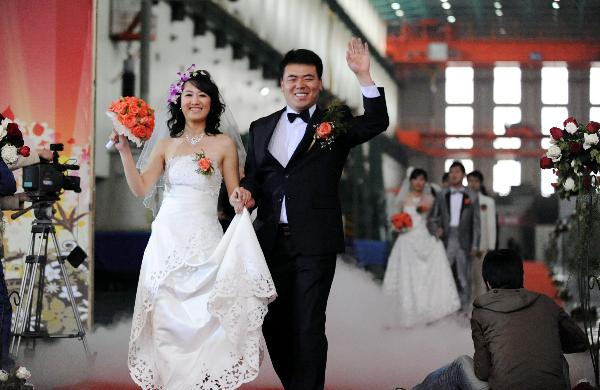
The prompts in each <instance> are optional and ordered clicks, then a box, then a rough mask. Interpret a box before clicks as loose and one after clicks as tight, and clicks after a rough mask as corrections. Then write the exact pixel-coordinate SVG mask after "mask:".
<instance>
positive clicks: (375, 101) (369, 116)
mask: <svg viewBox="0 0 600 390" xmlns="http://www.w3.org/2000/svg"><path fill="white" fill-rule="evenodd" d="M346 62H347V63H348V67H349V68H350V70H351V71H352V72H354V74H355V75H356V78H357V80H358V82H359V84H360V89H361V92H362V95H363V105H364V109H365V113H364V115H361V116H357V117H355V118H353V119H352V120H351V126H350V128H349V129H348V134H347V135H346V136H347V140H348V142H349V145H350V147H353V146H356V145H359V144H361V143H363V142H366V141H368V140H370V139H371V138H373V137H375V136H376V135H377V134H379V133H382V132H384V131H385V130H386V129H387V128H388V126H389V123H390V121H389V117H388V112H387V106H386V103H385V95H384V92H383V88H377V86H376V85H375V82H374V81H373V79H372V78H371V71H370V68H371V58H370V55H369V46H368V45H367V44H366V43H362V41H361V40H360V38H352V40H350V42H349V43H348V49H347V51H346Z"/></svg>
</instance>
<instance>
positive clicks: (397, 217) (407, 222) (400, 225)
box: [392, 212, 413, 233]
mask: <svg viewBox="0 0 600 390" xmlns="http://www.w3.org/2000/svg"><path fill="white" fill-rule="evenodd" d="M392 226H393V227H394V229H396V230H397V231H399V232H400V233H404V232H407V231H409V230H410V229H411V228H412V226H413V221H412V218H411V217H410V214H408V213H405V212H400V213H396V214H394V215H392Z"/></svg>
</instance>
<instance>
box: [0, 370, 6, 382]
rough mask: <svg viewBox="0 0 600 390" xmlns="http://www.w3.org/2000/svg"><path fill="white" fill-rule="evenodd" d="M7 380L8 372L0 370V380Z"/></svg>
mask: <svg viewBox="0 0 600 390" xmlns="http://www.w3.org/2000/svg"><path fill="white" fill-rule="evenodd" d="M7 380H8V372H6V371H4V370H0V382H6V381H7Z"/></svg>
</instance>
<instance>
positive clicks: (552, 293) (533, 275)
mask: <svg viewBox="0 0 600 390" xmlns="http://www.w3.org/2000/svg"><path fill="white" fill-rule="evenodd" d="M523 271H524V279H525V280H524V285H525V288H526V289H528V290H531V291H535V292H538V293H540V294H545V295H547V296H549V297H550V298H552V299H554V301H555V302H556V303H557V304H558V305H560V306H561V307H562V306H563V303H562V301H561V300H560V299H558V291H557V290H556V286H555V285H554V283H553V282H552V278H551V277H550V269H549V268H548V266H546V264H544V263H542V262H537V261H525V262H524V263H523Z"/></svg>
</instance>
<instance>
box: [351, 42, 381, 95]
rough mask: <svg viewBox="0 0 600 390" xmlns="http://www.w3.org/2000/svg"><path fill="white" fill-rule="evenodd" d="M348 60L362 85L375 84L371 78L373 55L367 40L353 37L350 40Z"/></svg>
mask: <svg viewBox="0 0 600 390" xmlns="http://www.w3.org/2000/svg"><path fill="white" fill-rule="evenodd" d="M346 62H347V63H348V67H349V68H350V70H351V71H352V72H354V74H355V75H356V78H357V79H358V82H359V83H360V85H362V86H367V85H374V84H375V83H374V82H373V79H372V78H371V72H370V67H371V56H370V55H369V45H367V43H366V42H365V43H363V41H362V40H361V39H360V38H352V39H351V40H350V42H348V49H347V50H346Z"/></svg>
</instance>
